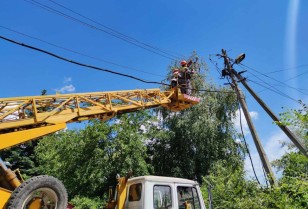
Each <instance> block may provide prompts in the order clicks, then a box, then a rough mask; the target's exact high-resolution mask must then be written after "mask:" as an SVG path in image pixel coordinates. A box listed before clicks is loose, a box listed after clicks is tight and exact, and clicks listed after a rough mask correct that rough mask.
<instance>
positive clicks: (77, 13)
mask: <svg viewBox="0 0 308 209" xmlns="http://www.w3.org/2000/svg"><path fill="white" fill-rule="evenodd" d="M49 1H50V2H52V3H54V4H56V5H58V6H60V7H62V8H64V9H66V10H68V11H70V12H72V13H74V14H76V15H78V16H80V17H83V18H84V19H87V20H89V21H91V22H93V23H95V24H97V25H100V26H102V27H104V28H107V29H108V30H110V31H112V32H114V33H116V34H119V35H121V36H123V37H125V38H127V39H130V40H132V41H135V42H137V43H139V44H142V45H144V46H146V47H149V48H152V49H154V50H158V51H160V52H162V53H165V54H167V55H170V56H173V57H175V58H177V59H179V58H180V57H177V56H176V54H177V55H179V56H181V57H183V55H180V54H178V53H177V52H172V51H170V50H164V49H161V48H158V47H155V46H152V45H149V44H147V43H144V42H142V41H139V40H137V39H136V38H133V37H131V36H128V35H125V34H123V33H121V32H119V31H117V30H115V29H112V28H110V27H108V26H106V25H104V24H102V23H100V22H98V21H96V20H93V19H91V18H89V17H87V16H85V15H83V14H81V13H79V12H76V11H74V10H72V9H70V8H68V7H67V6H64V5H63V4H60V3H58V2H56V1H53V0H49ZM168 51H170V53H172V54H170V53H168Z"/></svg>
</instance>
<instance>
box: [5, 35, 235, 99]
mask: <svg viewBox="0 0 308 209" xmlns="http://www.w3.org/2000/svg"><path fill="white" fill-rule="evenodd" d="M0 38H1V39H3V40H6V41H8V42H11V43H14V44H17V45H19V46H23V47H26V48H29V49H32V50H35V51H39V52H41V53H44V54H47V55H50V56H52V57H55V58H57V59H60V60H63V61H66V62H70V63H73V64H76V65H79V66H82V67H87V68H91V69H94V70H99V71H104V72H107V73H112V74H115V75H119V76H124V77H128V78H131V79H134V80H138V81H141V82H143V83H148V84H159V85H164V86H171V85H170V84H166V83H162V82H156V81H146V80H144V79H141V78H138V77H135V76H132V75H129V74H124V73H119V72H116V71H112V70H109V69H104V68H100V67H96V66H92V65H89V64H84V63H81V62H77V61H74V60H70V59H68V58H65V57H62V56H59V55H57V54H54V53H51V52H48V51H46V50H43V49H40V48H37V47H34V46H30V45H27V44H24V43H20V42H17V41H14V40H12V39H9V38H6V37H4V36H1V35H0ZM191 90H195V91H200V92H216V93H232V94H234V93H235V92H233V91H219V90H208V89H191Z"/></svg>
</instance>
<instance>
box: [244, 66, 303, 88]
mask: <svg viewBox="0 0 308 209" xmlns="http://www.w3.org/2000/svg"><path fill="white" fill-rule="evenodd" d="M240 65H242V66H244V67H246V68H248V69H251V70H253V71H255V72H257V73H259V74H261V75H263V76H265V77H267V78H269V79H272V80H274V81H276V82H278V83H280V84H282V85H284V86H287V87H289V88H291V89H295V90H297V91H299V92H301V93H303V92H302V91H300V90H298V89H297V88H295V87H293V86H290V85H287V84H285V83H284V82H282V81H279V80H277V79H275V78H272V77H270V76H268V75H266V74H264V73H262V72H260V71H258V70H256V69H254V68H251V67H249V66H247V65H244V64H240ZM303 94H305V93H303Z"/></svg>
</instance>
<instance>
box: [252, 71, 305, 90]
mask: <svg viewBox="0 0 308 209" xmlns="http://www.w3.org/2000/svg"><path fill="white" fill-rule="evenodd" d="M249 73H250V74H251V75H253V76H254V77H256V78H257V79H259V80H260V81H261V82H262V83H264V84H266V85H268V86H270V87H272V88H273V89H275V90H276V91H277V92H280V93H282V94H285V93H283V92H281V91H280V90H279V89H277V88H276V87H274V86H273V85H271V84H270V83H267V82H265V81H264V80H262V79H261V78H259V77H258V76H257V75H255V74H254V73H252V72H249ZM286 87H288V86H286ZM288 88H290V87H288ZM292 89H294V90H297V91H299V92H300V93H302V94H305V95H308V94H307V93H305V92H302V91H301V90H299V89H298V88H294V87H293V88H292ZM285 95H286V94H285Z"/></svg>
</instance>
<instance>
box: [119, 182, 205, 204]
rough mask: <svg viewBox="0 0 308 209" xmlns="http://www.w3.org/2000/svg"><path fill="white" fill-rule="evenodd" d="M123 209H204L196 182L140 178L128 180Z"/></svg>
mask: <svg viewBox="0 0 308 209" xmlns="http://www.w3.org/2000/svg"><path fill="white" fill-rule="evenodd" d="M126 192H127V194H126V200H125V205H124V208H125V209H205V205H204V201H203V198H202V195H201V191H200V188H199V185H198V183H197V182H195V181H192V180H187V179H182V178H172V177H162V176H140V177H135V178H131V179H128V181H127V191H126Z"/></svg>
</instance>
